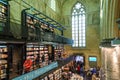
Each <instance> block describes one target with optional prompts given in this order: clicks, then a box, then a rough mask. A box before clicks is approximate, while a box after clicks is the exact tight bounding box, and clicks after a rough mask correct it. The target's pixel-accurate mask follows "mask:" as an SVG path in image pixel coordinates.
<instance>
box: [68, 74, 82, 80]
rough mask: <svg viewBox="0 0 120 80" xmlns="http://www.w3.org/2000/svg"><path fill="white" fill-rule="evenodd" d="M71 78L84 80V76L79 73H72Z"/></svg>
mask: <svg viewBox="0 0 120 80" xmlns="http://www.w3.org/2000/svg"><path fill="white" fill-rule="evenodd" d="M70 80H83V77H81V76H80V75H78V74H72V77H71V78H70Z"/></svg>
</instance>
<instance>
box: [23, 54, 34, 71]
mask: <svg viewBox="0 0 120 80" xmlns="http://www.w3.org/2000/svg"><path fill="white" fill-rule="evenodd" d="M32 64H33V62H32V60H31V59H30V57H29V56H28V57H27V59H26V60H25V62H24V64H23V70H24V73H27V72H29V71H30V70H31V67H32Z"/></svg>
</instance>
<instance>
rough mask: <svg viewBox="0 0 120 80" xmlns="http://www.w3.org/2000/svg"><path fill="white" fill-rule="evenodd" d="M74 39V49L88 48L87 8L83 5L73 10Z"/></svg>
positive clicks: (76, 6) (77, 5) (78, 4)
mask: <svg viewBox="0 0 120 80" xmlns="http://www.w3.org/2000/svg"><path fill="white" fill-rule="evenodd" d="M72 39H73V40H74V43H73V45H72V46H73V47H86V28H85V7H84V6H83V5H82V4H81V3H77V4H75V6H74V7H73V10H72Z"/></svg>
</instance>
